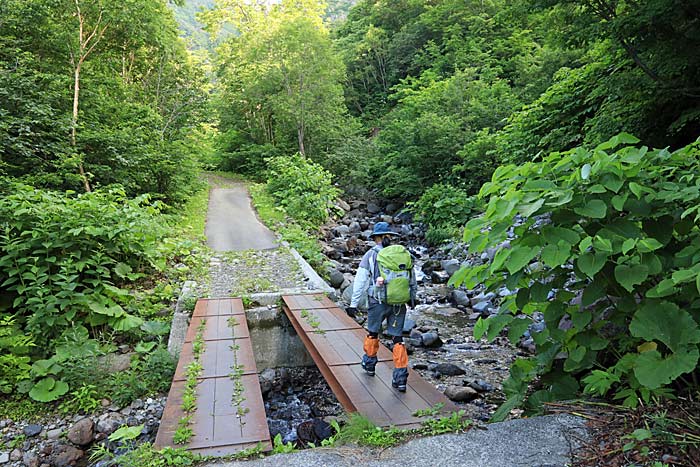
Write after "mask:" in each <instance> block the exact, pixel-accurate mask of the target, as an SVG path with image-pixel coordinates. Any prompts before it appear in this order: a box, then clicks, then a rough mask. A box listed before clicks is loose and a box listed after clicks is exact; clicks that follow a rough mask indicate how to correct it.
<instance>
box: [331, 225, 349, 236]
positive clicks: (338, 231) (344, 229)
mask: <svg viewBox="0 0 700 467" xmlns="http://www.w3.org/2000/svg"><path fill="white" fill-rule="evenodd" d="M333 232H334V233H335V235H336V236H337V237H342V236H344V235H349V234H350V227H348V226H347V225H339V226H337V227H336V228H335V229H333Z"/></svg>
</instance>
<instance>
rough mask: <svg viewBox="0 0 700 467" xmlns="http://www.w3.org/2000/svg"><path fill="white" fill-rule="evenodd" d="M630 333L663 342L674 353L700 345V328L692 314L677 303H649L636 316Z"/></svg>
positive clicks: (648, 339)
mask: <svg viewBox="0 0 700 467" xmlns="http://www.w3.org/2000/svg"><path fill="white" fill-rule="evenodd" d="M630 332H631V333H632V335H633V336H635V337H641V338H643V339H645V340H647V341H652V340H657V341H661V342H663V343H664V344H666V346H667V347H668V348H669V349H671V350H672V351H674V352H676V351H679V350H681V349H685V348H686V346H687V345H688V344H697V343H700V327H698V323H696V322H695V320H694V319H693V317H692V316H690V313H688V312H687V311H685V310H681V309H680V308H678V306H677V305H676V304H675V303H671V302H655V301H647V302H646V303H644V305H643V306H642V307H641V308H640V309H639V310H638V311H637V312H636V313H635V314H634V317H633V318H632V322H631V323H630Z"/></svg>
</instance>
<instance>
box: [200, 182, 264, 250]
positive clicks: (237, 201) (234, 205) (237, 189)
mask: <svg viewBox="0 0 700 467" xmlns="http://www.w3.org/2000/svg"><path fill="white" fill-rule="evenodd" d="M205 234H206V236H207V243H208V244H209V246H210V247H211V248H212V249H213V250H214V251H242V250H269V249H272V248H277V242H276V238H275V235H274V234H273V233H272V232H271V231H270V230H269V229H268V228H267V227H265V226H264V225H263V224H262V223H261V222H260V221H259V220H258V218H257V216H256V215H255V212H254V211H253V207H252V206H251V202H250V196H249V195H248V190H247V189H246V187H245V185H244V184H242V183H235V184H234V185H233V187H232V188H212V190H211V193H210V194H209V210H208V212H207V226H206V229H205Z"/></svg>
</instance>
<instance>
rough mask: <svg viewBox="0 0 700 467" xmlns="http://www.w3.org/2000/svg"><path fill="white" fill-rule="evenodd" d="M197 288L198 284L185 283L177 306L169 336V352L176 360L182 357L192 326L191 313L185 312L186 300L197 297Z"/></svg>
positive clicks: (192, 282)
mask: <svg viewBox="0 0 700 467" xmlns="http://www.w3.org/2000/svg"><path fill="white" fill-rule="evenodd" d="M196 288H197V283H196V282H194V281H185V282H184V283H183V284H182V290H181V291H180V296H179V297H178V298H177V303H176V304H175V313H173V319H172V321H171V323H170V335H169V336H168V352H170V355H172V356H173V357H175V358H177V357H178V356H179V355H180V350H181V349H182V346H183V344H184V343H185V336H186V335H187V328H188V326H189V325H190V312H189V311H187V310H185V306H184V305H185V300H187V299H189V298H191V297H194V296H196V293H197V292H196Z"/></svg>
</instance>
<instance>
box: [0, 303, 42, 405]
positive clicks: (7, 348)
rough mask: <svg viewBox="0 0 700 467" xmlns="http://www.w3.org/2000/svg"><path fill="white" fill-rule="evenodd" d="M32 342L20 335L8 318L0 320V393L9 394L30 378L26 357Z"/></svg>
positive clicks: (28, 362) (28, 363) (27, 337)
mask: <svg viewBox="0 0 700 467" xmlns="http://www.w3.org/2000/svg"><path fill="white" fill-rule="evenodd" d="M33 346H34V342H33V340H32V338H31V336H27V335H25V334H23V333H22V331H21V330H20V328H19V326H17V325H15V320H14V319H13V318H11V317H9V316H4V317H2V318H1V319H0V351H2V354H0V392H1V393H3V394H11V393H12V391H13V390H14V388H15V386H16V385H17V384H18V383H19V382H20V381H24V380H27V379H29V378H30V372H31V369H32V367H31V365H30V362H31V358H30V357H29V356H28V354H29V352H30V350H31V348H32V347H33Z"/></svg>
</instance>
